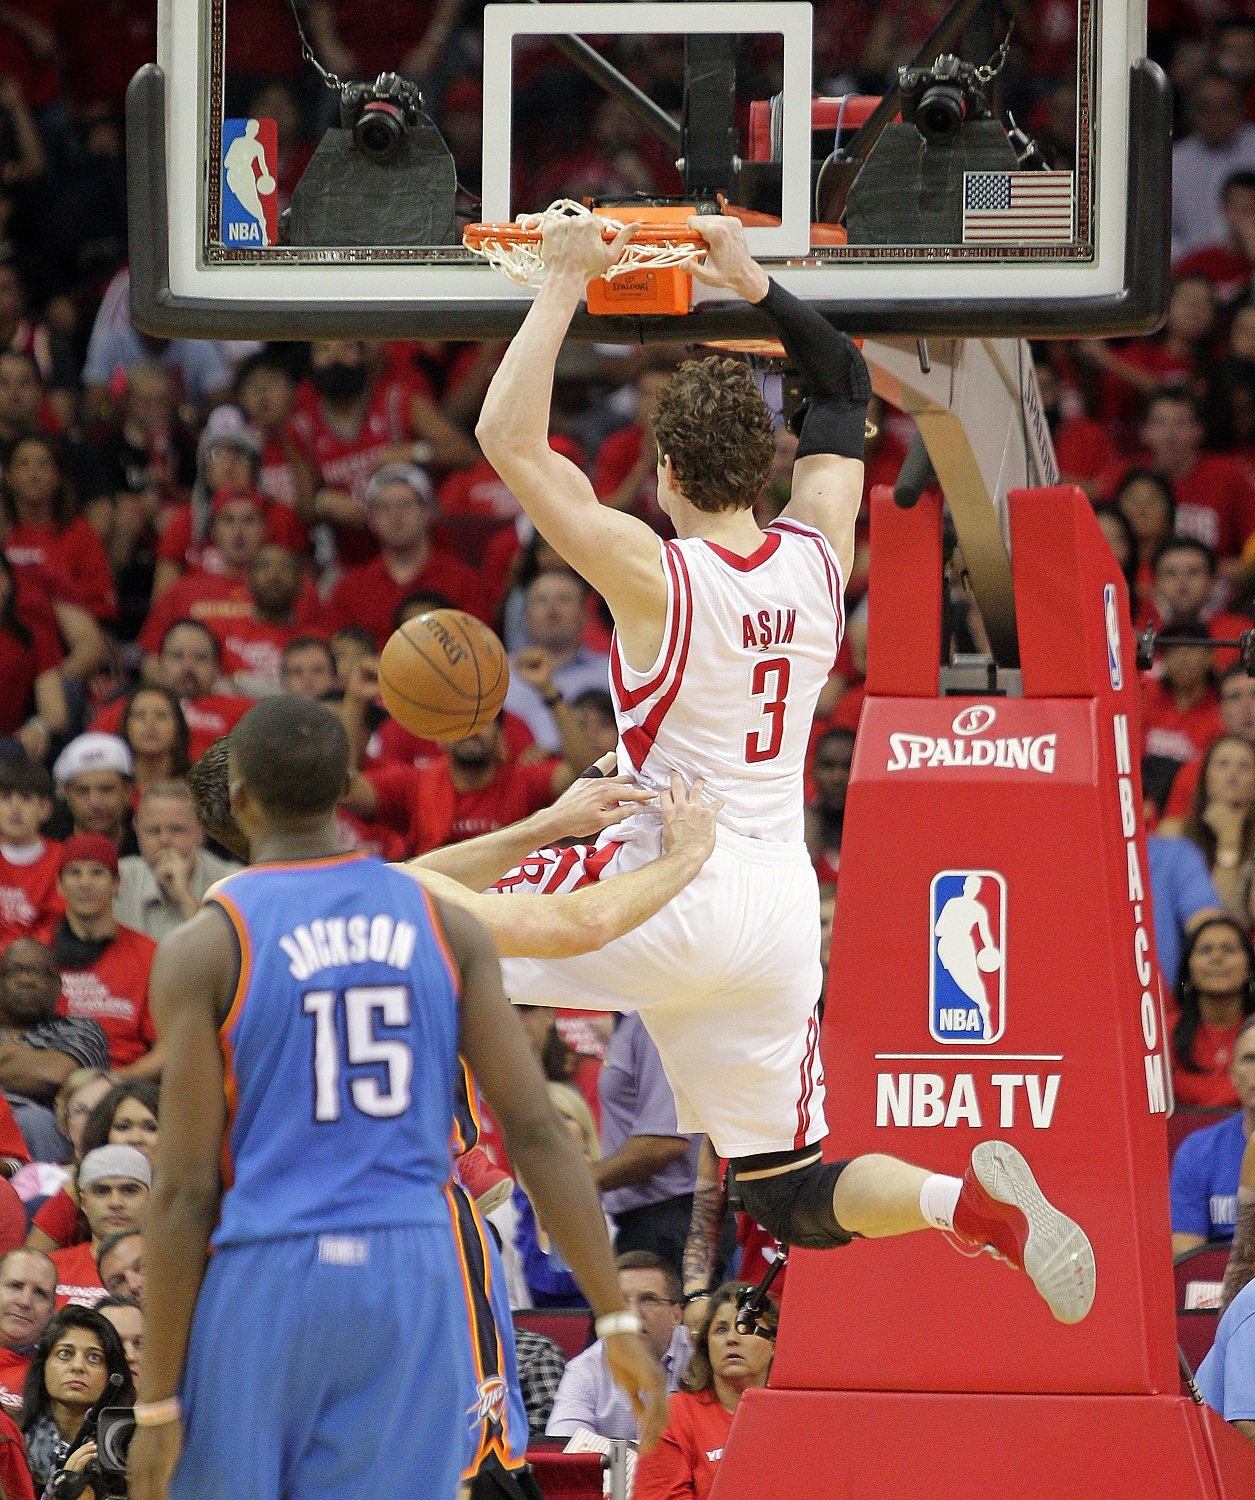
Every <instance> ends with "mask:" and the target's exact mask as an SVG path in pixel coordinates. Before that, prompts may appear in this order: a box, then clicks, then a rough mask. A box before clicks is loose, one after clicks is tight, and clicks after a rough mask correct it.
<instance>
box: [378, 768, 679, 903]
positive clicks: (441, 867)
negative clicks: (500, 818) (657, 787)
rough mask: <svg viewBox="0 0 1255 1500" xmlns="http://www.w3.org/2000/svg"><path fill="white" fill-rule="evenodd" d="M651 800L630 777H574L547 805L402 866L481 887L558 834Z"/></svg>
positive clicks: (590, 828) (571, 834) (601, 822)
mask: <svg viewBox="0 0 1255 1500" xmlns="http://www.w3.org/2000/svg"><path fill="white" fill-rule="evenodd" d="M614 762H615V757H614V754H613V752H611V753H610V754H609V755H603V756H602V758H601V760H600V761H599V762H598V763H597V764H598V767H599V769H601V771H602V772H603V773H608V772H610V771H611V770H613V768H614ZM653 800H654V794H653V792H649V791H646V790H645V788H644V787H639V786H637V785H636V784H635V783H634V782H633V781H632V780H631V778H630V777H627V776H611V775H609V774H603V775H601V776H587V777H584V776H582V777H579V778H578V779H577V780H576V781H574V782H573V783H572V784H571V786H569V787H568V788H567V790H566V791H565V792H563V794H562V795H561V797H559V798H558V800H557V801H556V802H555V803H553V805H552V806H550V807H545V808H542V809H541V810H540V811H539V812H537V813H533V814H532V816H531V817H530V818H523V819H521V820H520V821H519V822H517V823H511V824H510V826H509V827H508V828H499V829H498V830H497V831H496V832H495V833H485V834H481V835H480V837H479V838H476V839H467V840H466V841H465V842H464V843H461V844H447V845H446V846H445V847H444V848H443V849H433V850H432V851H431V853H430V854H421V855H419V857H418V858H417V859H414V860H410V861H409V863H408V864H407V865H405V866H404V868H405V869H407V870H409V871H410V872H411V873H412V872H414V871H416V870H431V871H434V872H436V873H437V874H439V875H444V876H447V877H448V878H449V879H450V880H456V881H457V883H458V884H459V885H464V886H466V887H467V888H468V889H469V890H472V891H486V890H487V889H488V887H489V886H490V885H493V884H494V883H495V882H496V881H498V880H500V879H501V877H502V876H503V875H504V874H505V873H506V871H507V870H512V869H513V868H514V867H515V865H517V864H518V863H519V862H520V860H523V859H526V858H527V856H528V855H529V854H531V853H532V852H533V850H536V849H544V848H545V847H546V846H547V845H549V844H556V843H557V842H558V841H559V840H561V839H578V838H591V837H592V836H593V835H594V834H598V833H600V832H601V831H602V829H603V828H609V827H610V826H611V825H612V824H614V823H621V822H622V821H623V819H624V818H628V817H631V815H632V814H633V813H634V812H635V811H636V810H637V808H638V807H640V806H641V805H642V804H644V803H647V802H652V801H653Z"/></svg>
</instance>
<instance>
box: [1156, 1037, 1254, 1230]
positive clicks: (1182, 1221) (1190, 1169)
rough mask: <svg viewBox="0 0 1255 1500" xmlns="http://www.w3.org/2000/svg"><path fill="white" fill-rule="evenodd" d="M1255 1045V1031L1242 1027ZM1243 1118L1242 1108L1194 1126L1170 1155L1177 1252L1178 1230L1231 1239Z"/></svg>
mask: <svg viewBox="0 0 1255 1500" xmlns="http://www.w3.org/2000/svg"><path fill="white" fill-rule="evenodd" d="M1246 1039H1248V1040H1249V1041H1250V1043H1251V1044H1252V1046H1255V1031H1250V1032H1247V1033H1246ZM1246 1137H1247V1124H1246V1116H1245V1114H1244V1112H1243V1111H1242V1110H1238V1112H1237V1113H1236V1114H1233V1115H1230V1116H1229V1118H1228V1119H1227V1120H1221V1122H1220V1124H1219V1125H1209V1126H1208V1127H1207V1128H1206V1129H1205V1130H1196V1131H1194V1133H1193V1134H1192V1135H1187V1136H1186V1138H1185V1139H1184V1140H1183V1141H1182V1142H1181V1144H1180V1145H1179V1146H1178V1147H1177V1154H1176V1155H1175V1156H1174V1157H1173V1159H1172V1179H1171V1192H1172V1236H1173V1251H1174V1253H1176V1254H1178V1255H1179V1254H1180V1253H1181V1249H1188V1248H1189V1246H1180V1245H1178V1242H1177V1236H1178V1235H1191V1236H1196V1237H1197V1238H1196V1242H1197V1243H1201V1242H1202V1241H1203V1240H1220V1239H1231V1238H1232V1236H1233V1226H1234V1225H1235V1224H1236V1223H1237V1217H1238V1173H1239V1172H1240V1171H1241V1170H1242V1153H1243V1151H1245V1150H1246Z"/></svg>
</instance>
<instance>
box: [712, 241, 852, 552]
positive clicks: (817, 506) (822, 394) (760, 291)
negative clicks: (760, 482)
mask: <svg viewBox="0 0 1255 1500" xmlns="http://www.w3.org/2000/svg"><path fill="white" fill-rule="evenodd" d="M688 222H689V226H690V227H691V228H693V229H696V230H697V231H698V233H699V234H700V235H701V236H702V237H703V238H704V239H705V240H706V242H707V244H708V245H709V246H710V249H709V251H708V252H707V255H706V259H705V261H704V262H703V263H702V264H701V265H697V266H694V267H693V275H694V276H696V277H697V278H698V280H699V281H704V282H705V283H706V284H707V285H708V286H718V287H727V288H729V289H730V290H731V291H734V292H736V294H737V296H739V297H743V298H744V299H745V301H746V302H752V303H754V304H756V305H757V304H761V303H763V302H766V303H767V311H768V312H769V313H770V314H771V316H772V319H773V321H774V322H776V324H777V326H778V328H779V330H780V335H781V338H782V340H783V343H784V345H785V348H786V349H787V350H788V352H789V357H790V359H791V360H792V361H793V363H794V364H796V365H797V366H799V368H800V369H801V371H802V374H803V375H804V376H805V377H806V378H807V380H808V382H809V383H810V385H811V387H812V391H813V393H814V394H813V397H812V410H813V411H814V412H815V414H816V418H817V420H816V421H815V422H814V424H813V425H814V427H815V432H814V433H813V434H809V436H810V437H811V439H812V441H811V443H810V444H809V445H808V443H807V440H806V437H807V434H806V433H805V428H804V436H803V440H802V442H801V444H800V446H799V449H798V458H797V461H796V462H795V464H794V465H793V485H792V493H791V495H790V498H789V503H788V505H786V506H785V508H784V515H785V516H786V517H788V518H789V519H790V520H794V521H800V522H802V523H803V524H804V525H807V526H814V527H816V528H818V530H820V531H822V532H823V534H824V535H825V536H826V537H827V538H828V541H829V542H830V543H831V545H832V549H833V551H834V552H835V553H836V555H837V560H838V562H839V563H840V564H841V573H842V577H843V578H848V577H849V576H850V569H851V567H852V566H853V563H854V522H855V518H856V517H857V515H858V509H859V505H860V504H861V502H862V498H863V421H864V413H865V411H866V407H867V400H868V397H869V396H870V394H871V385H870V380H869V379H868V377H867V371H866V367H865V366H864V365H863V361H862V355H860V354H859V353H858V351H857V350H855V349H854V347H853V345H851V344H850V343H849V341H848V340H847V339H846V338H845V336H844V335H843V334H840V333H838V332H837V331H836V330H835V329H834V328H831V327H830V326H829V325H828V324H827V323H826V322H825V321H824V319H823V318H822V317H821V316H820V314H819V313H817V312H816V311H815V309H814V308H812V307H807V306H805V305H804V304H803V303H801V302H798V301H797V299H796V298H793V297H790V296H789V294H788V293H787V292H784V291H783V289H782V288H780V287H779V286H777V285H776V284H775V283H774V282H773V281H772V280H771V278H770V277H769V276H768V275H767V273H766V271H764V270H763V268H762V266H760V265H759V264H758V262H757V261H755V260H754V259H753V258H752V257H751V256H750V253H749V249H748V248H747V246H746V243H745V231H744V229H743V228H742V227H741V221H740V220H739V219H737V218H734V217H732V216H731V215H717V214H716V215H708V214H695V215H693V217H692V218H690V219H689V221H688ZM773 289H774V290H773ZM851 356H852V358H853V361H855V364H854V366H853V369H852V372H851V373H852V374H853V375H856V376H858V377H859V378H858V379H857V380H855V381H853V383H852V388H851V389H849V390H847V389H846V386H847V385H850V384H851V382H849V381H847V380H846V379H845V373H846V370H847V366H849V365H850V363H851ZM864 385H865V386H866V392H865V394H861V395H860V392H862V391H863V388H864ZM825 404H827V405H828V406H829V407H833V408H848V410H849V418H848V420H846V421H842V419H841V417H839V416H836V412H835V410H834V411H827V412H825V411H823V408H824V406H825ZM821 416H822V417H826V418H827V421H826V422H824V423H821V421H820V420H818V419H819V418H820V417H821ZM834 419H835V420H834ZM807 421H808V422H810V421H811V417H810V416H809V415H808V418H807ZM824 426H826V427H827V428H828V431H827V432H825V431H823V430H822V429H823V427H824ZM847 427H848V428H849V430H850V441H849V442H843V441H842V440H843V439H844V438H845V436H846V433H845V428H847ZM834 432H835V436H836V441H837V443H838V444H840V447H839V449H838V451H831V440H832V437H833V434H834ZM810 449H813V450H814V451H809V450H810ZM825 450H828V451H825Z"/></svg>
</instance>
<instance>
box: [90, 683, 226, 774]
mask: <svg viewBox="0 0 1255 1500" xmlns="http://www.w3.org/2000/svg"><path fill="white" fill-rule="evenodd" d="M180 702H181V703H182V705H183V717H184V718H185V719H186V720H187V729H188V753H189V754H190V755H191V757H192V759H193V760H199V759H200V758H201V756H202V755H204V753H205V751H206V750H208V749H209V747H210V745H212V744H213V742H214V741H215V740H219V739H221V738H222V736H223V735H224V734H229V733H230V731H231V730H232V729H234V728H235V726H236V725H237V724H238V723H239V721H240V720H241V719H242V718H243V717H244V715H245V714H246V713H247V712H248V711H249V709H250V708H252V706H253V700H252V699H251V698H241V697H240V696H239V695H238V694H235V693H206V694H205V696H204V697H203V698H183V699H180ZM125 715H126V699H125V698H115V699H114V700H113V702H112V703H106V704H105V706H104V707H103V708H102V709H101V710H100V712H99V713H98V714H97V715H96V717H95V718H94V719H93V720H92V721H91V728H92V729H94V730H99V731H100V732H101V733H102V734H121V732H122V720H123V718H124V717H125Z"/></svg>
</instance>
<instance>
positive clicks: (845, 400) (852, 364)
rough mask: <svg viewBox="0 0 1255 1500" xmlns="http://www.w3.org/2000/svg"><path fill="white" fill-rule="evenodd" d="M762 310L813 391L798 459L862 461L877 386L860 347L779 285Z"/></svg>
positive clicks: (771, 290)
mask: <svg viewBox="0 0 1255 1500" xmlns="http://www.w3.org/2000/svg"><path fill="white" fill-rule="evenodd" d="M758 305H759V307H761V308H762V309H763V311H764V312H766V313H767V314H768V315H769V316H770V317H771V320H772V322H773V323H774V324H775V325H776V327H777V328H778V329H779V330H780V341H781V343H782V344H783V345H784V347H785V351H786V352H787V354H788V356H789V358H790V359H791V360H792V361H793V363H794V364H795V365H796V366H797V367H798V369H799V370H800V371H801V373H802V376H803V378H804V379H805V381H806V383H807V385H808V386H809V387H810V389H811V392H812V395H811V399H810V402H809V406H808V409H807V412H806V416H805V418H804V420H803V422H802V427H801V432H800V434H799V437H798V449H797V456H798V458H805V457H806V456H807V455H809V454H812V453H834V454H837V455H839V456H840V457H842V458H857V459H861V458H862V457H863V449H864V443H865V433H866V416H867V403H868V401H870V400H871V394H872V383H871V376H870V375H869V374H868V371H867V363H866V361H865V360H864V359H863V356H862V354H861V352H860V351H859V348H858V345H857V344H856V343H855V342H854V340H853V339H851V338H850V337H849V336H848V335H847V334H844V333H841V332H840V331H839V330H838V329H836V328H834V327H833V326H832V324H831V323H829V322H828V320H827V319H826V318H824V317H822V316H821V315H820V314H819V313H818V312H816V311H815V309H814V308H813V307H808V306H807V305H806V303H805V302H802V301H801V300H800V299H799V298H797V297H795V296H793V294H792V293H791V292H786V291H785V289H784V288H783V287H782V286H781V285H780V284H779V282H777V281H774V280H773V281H772V282H771V285H770V287H769V288H768V291H767V295H766V296H765V297H764V298H763V300H762V301H761V302H760V303H759V304H758Z"/></svg>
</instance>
